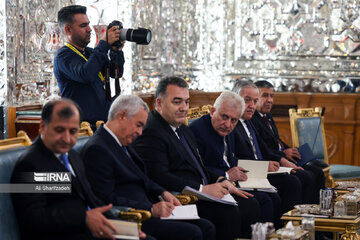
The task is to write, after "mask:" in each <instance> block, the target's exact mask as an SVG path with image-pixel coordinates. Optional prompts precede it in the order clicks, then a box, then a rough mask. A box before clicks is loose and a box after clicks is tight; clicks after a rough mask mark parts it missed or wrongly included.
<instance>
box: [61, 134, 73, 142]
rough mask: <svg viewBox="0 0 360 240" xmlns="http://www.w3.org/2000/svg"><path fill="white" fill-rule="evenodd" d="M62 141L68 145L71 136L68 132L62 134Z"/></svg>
mask: <svg viewBox="0 0 360 240" xmlns="http://www.w3.org/2000/svg"><path fill="white" fill-rule="evenodd" d="M62 139H63V141H64V142H66V143H70V141H71V134H70V132H68V131H65V132H64V133H63V136H62Z"/></svg>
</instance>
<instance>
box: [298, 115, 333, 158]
mask: <svg viewBox="0 0 360 240" xmlns="http://www.w3.org/2000/svg"><path fill="white" fill-rule="evenodd" d="M320 127H321V122H320V117H309V118H298V119H297V129H298V138H299V146H301V145H303V144H305V143H308V144H309V146H310V148H311V149H312V150H313V153H314V156H315V157H316V158H317V159H321V160H324V161H326V159H325V158H326V157H325V155H327V154H325V147H324V141H323V140H322V139H324V138H323V134H322V131H321V130H320ZM318 128H319V129H318ZM316 134H317V136H316ZM318 139H319V140H318Z"/></svg>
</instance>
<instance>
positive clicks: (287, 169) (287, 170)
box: [268, 167, 293, 175]
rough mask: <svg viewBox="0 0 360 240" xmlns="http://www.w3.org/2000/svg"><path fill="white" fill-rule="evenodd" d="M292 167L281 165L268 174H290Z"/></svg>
mask: <svg viewBox="0 0 360 240" xmlns="http://www.w3.org/2000/svg"><path fill="white" fill-rule="evenodd" d="M292 169H293V168H290V167H279V169H278V170H277V171H276V172H268V175H277V174H290V173H291V170H292Z"/></svg>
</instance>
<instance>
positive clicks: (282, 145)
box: [263, 114, 285, 149]
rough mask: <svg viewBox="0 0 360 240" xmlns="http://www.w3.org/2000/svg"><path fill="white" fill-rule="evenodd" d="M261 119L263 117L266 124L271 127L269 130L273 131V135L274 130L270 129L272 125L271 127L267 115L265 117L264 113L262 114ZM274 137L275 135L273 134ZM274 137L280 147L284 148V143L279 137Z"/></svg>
mask: <svg viewBox="0 0 360 240" xmlns="http://www.w3.org/2000/svg"><path fill="white" fill-rule="evenodd" d="M263 119H264V121H265V123H266V125H267V126H268V127H269V128H270V129H271V131H272V132H273V134H274V136H275V133H274V130H273V129H272V127H271V125H270V121H269V119H268V117H267V115H266V114H264V116H263ZM275 137H276V136H275ZM276 139H277V141H278V144H279V146H280V148H281V149H284V148H285V146H284V144H283V143H282V142H281V141H280V139H279V138H276Z"/></svg>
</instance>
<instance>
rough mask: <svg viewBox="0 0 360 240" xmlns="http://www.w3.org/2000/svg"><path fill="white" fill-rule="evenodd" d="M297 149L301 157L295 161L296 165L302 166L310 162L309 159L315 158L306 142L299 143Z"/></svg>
mask: <svg viewBox="0 0 360 240" xmlns="http://www.w3.org/2000/svg"><path fill="white" fill-rule="evenodd" d="M298 151H299V153H300V155H301V159H299V160H298V161H297V163H296V165H297V166H302V165H304V164H306V163H308V162H310V161H311V160H314V159H316V157H315V155H314V153H313V152H312V150H311V149H310V146H309V144H308V143H305V144H303V145H301V146H300V147H298Z"/></svg>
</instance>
